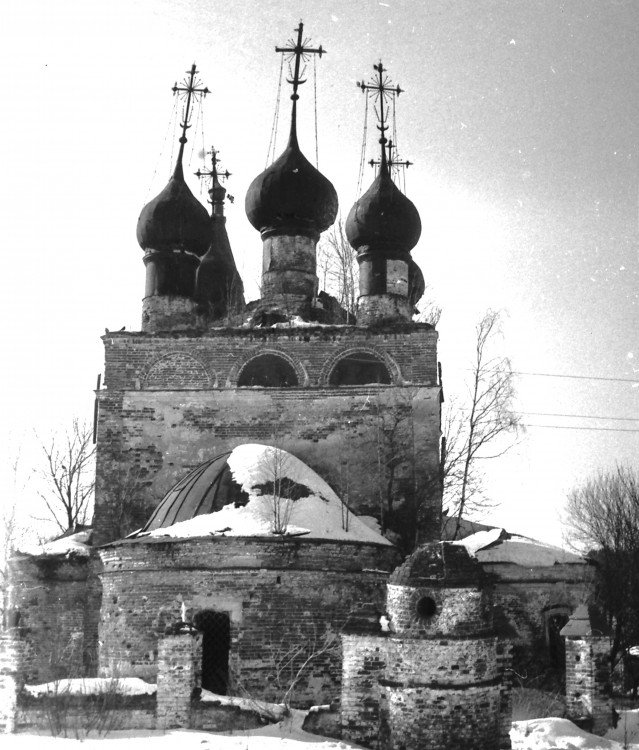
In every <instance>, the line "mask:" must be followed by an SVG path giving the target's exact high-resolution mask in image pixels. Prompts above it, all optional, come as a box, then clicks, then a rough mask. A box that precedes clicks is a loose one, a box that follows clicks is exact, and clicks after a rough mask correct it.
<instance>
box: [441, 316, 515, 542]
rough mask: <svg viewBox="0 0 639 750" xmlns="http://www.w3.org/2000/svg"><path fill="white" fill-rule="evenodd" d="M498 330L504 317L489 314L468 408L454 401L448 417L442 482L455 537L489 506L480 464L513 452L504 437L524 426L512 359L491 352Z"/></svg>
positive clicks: (478, 343)
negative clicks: (466, 520)
mask: <svg viewBox="0 0 639 750" xmlns="http://www.w3.org/2000/svg"><path fill="white" fill-rule="evenodd" d="M499 332H500V314H499V312H496V311H494V310H488V311H487V312H486V314H485V315H484V317H483V318H482V319H481V320H480V322H479V323H478V324H477V328H476V339H475V357H474V362H473V367H472V376H471V379H470V383H469V387H468V402H467V405H465V406H462V405H461V404H460V403H459V402H457V401H455V400H453V401H452V402H451V403H450V405H449V407H448V409H447V410H446V413H445V414H444V417H443V424H442V431H443V433H444V439H443V441H442V454H443V455H442V483H443V491H444V502H445V504H446V505H447V507H448V510H449V515H450V516H451V517H454V518H455V526H454V531H453V533H452V539H456V538H457V536H458V534H459V532H460V528H461V521H462V516H463V515H464V513H471V512H476V511H477V510H479V509H481V508H483V509H485V508H486V507H489V505H490V502H489V500H488V499H487V498H486V497H485V496H484V495H483V493H482V491H481V490H482V484H481V471H480V470H479V467H478V463H479V462H480V461H482V460H486V459H489V458H497V457H498V456H501V455H503V454H504V453H505V452H506V451H508V450H509V449H510V448H511V447H512V444H513V443H512V440H509V441H508V442H507V443H506V444H504V442H503V440H501V439H500V438H504V437H506V436H508V435H512V434H513V433H517V431H518V430H519V429H521V427H522V425H521V419H520V417H519V416H518V415H517V414H515V413H514V411H513V400H514V396H515V388H514V382H513V381H514V377H513V371H512V367H511V364H510V360H509V359H507V358H506V357H501V356H494V355H493V354H492V352H491V349H492V346H491V345H492V343H493V340H494V338H495V337H496V336H497V335H498V334H499Z"/></svg>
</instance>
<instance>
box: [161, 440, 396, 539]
mask: <svg viewBox="0 0 639 750" xmlns="http://www.w3.org/2000/svg"><path fill="white" fill-rule="evenodd" d="M227 462H228V466H229V468H230V470H231V473H232V475H233V479H234V480H235V481H236V482H237V483H238V484H239V485H240V486H241V487H242V489H243V490H244V492H246V493H247V494H248V496H249V501H248V503H247V504H246V505H244V506H241V507H238V508H236V507H235V505H233V504H231V505H226V506H224V507H223V508H222V509H221V510H219V511H217V512H215V513H207V514H203V515H201V516H196V517H195V518H192V519H190V520H188V521H181V522H180V523H175V524H173V526H168V527H165V528H160V529H155V530H154V531H152V532H150V534H149V536H155V537H160V536H171V537H176V538H181V539H183V538H185V537H195V536H210V535H214V536H215V535H217V536H221V535H224V536H273V520H274V518H273V517H274V507H275V506H276V505H277V506H278V512H279V516H280V520H281V522H282V524H283V525H285V526H286V535H288V536H305V537H308V538H310V539H337V540H344V541H347V540H349V541H357V542H372V543H375V544H386V545H390V544H391V542H389V541H388V539H385V538H384V537H383V536H382V535H381V534H380V533H379V532H378V531H377V530H375V529H373V528H371V527H370V526H369V525H368V524H367V523H364V522H362V521H361V520H360V519H359V518H358V517H357V516H355V515H353V513H352V512H351V511H350V510H348V508H347V507H346V506H345V505H344V503H343V502H342V501H341V500H340V499H339V497H338V496H337V495H336V494H335V492H333V490H332V489H331V487H330V486H329V485H328V484H327V483H326V482H325V481H324V480H323V479H322V478H321V477H320V476H319V475H318V474H317V473H316V472H314V471H313V469H311V468H310V467H309V466H307V465H306V464H305V463H304V462H303V461H300V459H299V458H296V457H295V456H293V455H292V454H290V453H287V452H286V451H284V450H282V449H280V448H274V447H272V446H270V445H258V444H254V443H247V444H244V445H239V446H237V448H235V449H234V450H233V451H232V452H231V454H230V455H229V457H228V460H227ZM285 479H289V480H291V482H294V483H295V484H296V485H303V486H304V487H307V488H308V490H309V495H308V496H306V497H301V498H300V499H299V500H288V499H286V498H284V497H280V498H277V499H275V498H274V497H273V495H267V494H261V493H262V489H263V487H264V485H268V484H269V483H271V484H273V483H274V481H280V482H281V481H283V480H285ZM345 527H346V528H345Z"/></svg>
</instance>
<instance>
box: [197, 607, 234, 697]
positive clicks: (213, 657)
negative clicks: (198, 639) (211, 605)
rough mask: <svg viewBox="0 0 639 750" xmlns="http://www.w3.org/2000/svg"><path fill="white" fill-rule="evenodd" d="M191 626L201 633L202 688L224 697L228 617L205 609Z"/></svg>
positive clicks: (228, 646) (226, 676) (223, 613)
mask: <svg viewBox="0 0 639 750" xmlns="http://www.w3.org/2000/svg"><path fill="white" fill-rule="evenodd" d="M193 624H194V625H195V627H196V628H197V629H198V630H200V631H201V632H202V687H203V688H204V689H205V690H210V691H211V692H212V693H217V694H218V695H226V694H227V692H228V683H229V650H230V647H231V625H230V621H229V616H228V614H226V613H225V612H215V611H214V610H212V609H205V610H202V611H201V612H198V613H197V614H196V615H195V617H194V618H193Z"/></svg>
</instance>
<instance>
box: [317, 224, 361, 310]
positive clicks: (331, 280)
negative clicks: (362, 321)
mask: <svg viewBox="0 0 639 750" xmlns="http://www.w3.org/2000/svg"><path fill="white" fill-rule="evenodd" d="M317 270H318V276H319V277H320V282H321V285H322V287H323V288H324V289H325V291H327V292H328V293H329V294H332V295H333V296H334V297H335V298H336V299H337V301H338V302H339V304H340V306H341V307H343V308H344V310H346V315H347V322H349V323H352V322H354V320H355V315H356V313H357V296H358V292H359V269H358V265H357V261H356V259H355V251H354V250H353V248H352V247H351V246H350V244H349V242H348V240H347V239H346V232H345V230H344V222H343V221H342V220H341V218H340V219H338V220H337V221H336V222H335V224H333V226H332V227H331V228H330V229H329V230H328V232H326V233H325V234H324V235H323V236H322V240H321V242H320V244H319V245H318V248H317Z"/></svg>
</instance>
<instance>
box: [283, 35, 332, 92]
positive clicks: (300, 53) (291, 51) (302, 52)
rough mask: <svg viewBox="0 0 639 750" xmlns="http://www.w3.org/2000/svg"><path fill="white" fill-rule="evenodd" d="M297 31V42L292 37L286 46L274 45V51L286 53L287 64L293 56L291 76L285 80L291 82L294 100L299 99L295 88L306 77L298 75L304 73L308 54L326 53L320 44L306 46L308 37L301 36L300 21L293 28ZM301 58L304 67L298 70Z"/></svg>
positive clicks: (320, 54) (304, 81)
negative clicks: (317, 45)
mask: <svg viewBox="0 0 639 750" xmlns="http://www.w3.org/2000/svg"><path fill="white" fill-rule="evenodd" d="M295 31H296V32H297V42H294V41H293V40H292V39H289V40H288V43H287V45H286V47H276V48H275V51H276V52H282V53H284V54H285V55H288V57H287V60H288V62H289V65H290V63H291V61H292V60H293V58H295V66H294V69H293V77H292V78H287V79H286V80H287V82H288V83H291V84H292V85H293V93H292V94H291V99H292V100H293V101H294V102H295V101H297V99H299V98H300V97H299V94H298V93H297V89H298V87H299V86H301V85H302V84H303V83H306V79H302V78H301V77H300V76H303V75H304V70H305V69H306V62H307V60H308V59H309V56H310V55H319V56H320V57H321V56H322V55H324V54H325V53H326V50H325V49H323V47H322V45H321V44H320V46H319V47H307V46H306V45H307V44H308V43H309V42H310V39H308V38H306V39H304V38H303V37H302V34H303V33H304V24H303V23H302V22H301V21H300V25H299V26H298V27H297V28H296V29H295ZM302 60H303V61H304V63H305V65H304V69H303V70H302V71H301V72H300V66H301V62H302Z"/></svg>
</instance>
